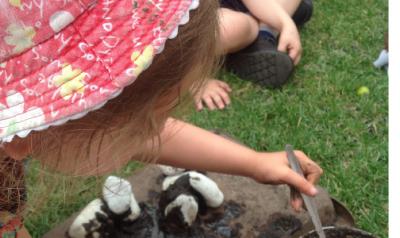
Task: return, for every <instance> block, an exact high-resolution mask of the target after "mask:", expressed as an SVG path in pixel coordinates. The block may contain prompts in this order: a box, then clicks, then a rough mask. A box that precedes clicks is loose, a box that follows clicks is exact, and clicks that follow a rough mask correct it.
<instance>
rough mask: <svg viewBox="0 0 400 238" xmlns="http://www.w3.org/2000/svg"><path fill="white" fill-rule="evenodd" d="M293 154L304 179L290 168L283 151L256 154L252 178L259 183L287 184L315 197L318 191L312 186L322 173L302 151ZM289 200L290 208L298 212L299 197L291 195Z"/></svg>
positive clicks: (301, 203)
mask: <svg viewBox="0 0 400 238" xmlns="http://www.w3.org/2000/svg"><path fill="white" fill-rule="evenodd" d="M295 154H296V157H297V158H298V160H299V163H300V166H301V168H302V169H303V172H304V176H305V178H303V177H302V176H300V175H299V174H297V173H296V172H294V171H293V170H292V169H291V168H290V166H289V162H288V160H287V157H286V152H285V151H282V152H273V153H257V157H256V161H255V163H254V170H253V171H254V173H253V175H252V177H253V178H254V179H255V180H256V181H258V182H260V183H269V184H288V185H289V186H293V187H294V188H295V189H297V190H298V191H300V192H302V193H305V194H307V195H309V196H315V195H316V194H317V192H318V191H317V189H316V188H315V187H314V184H316V183H318V180H319V178H320V177H321V175H322V173H323V171H322V169H321V168H320V167H319V166H318V165H317V164H316V163H315V162H314V161H312V160H311V159H309V158H308V157H307V156H306V155H305V154H304V153H303V152H302V151H295ZM293 192H294V191H293V189H292V193H293ZM291 198H292V199H291V204H292V207H293V208H294V209H295V210H296V211H300V209H301V207H302V205H303V201H302V199H301V197H300V196H298V195H295V194H292V196H291Z"/></svg>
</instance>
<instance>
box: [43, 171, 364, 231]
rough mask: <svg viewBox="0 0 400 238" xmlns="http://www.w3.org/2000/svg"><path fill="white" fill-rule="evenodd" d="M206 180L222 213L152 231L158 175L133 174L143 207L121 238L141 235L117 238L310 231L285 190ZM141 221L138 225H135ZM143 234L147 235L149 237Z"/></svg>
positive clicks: (326, 210) (330, 216)
mask: <svg viewBox="0 0 400 238" xmlns="http://www.w3.org/2000/svg"><path fill="white" fill-rule="evenodd" d="M207 176H208V177H210V178H211V179H212V180H214V181H215V182H216V183H217V184H218V186H219V187H220V189H221V191H222V192H223V193H224V196H225V199H224V203H223V207H220V208H218V209H211V208H207V210H206V212H201V214H199V216H198V219H197V220H196V221H195V223H194V226H193V227H192V228H187V227H186V228H185V227H179V226H178V227H173V229H171V227H167V228H166V229H165V227H158V224H161V223H160V221H159V218H160V214H158V213H157V212H158V211H157V209H155V208H156V207H158V205H159V200H160V196H161V181H162V175H161V172H160V170H159V169H158V168H157V167H156V166H147V167H146V168H144V169H142V170H141V171H138V172H136V173H135V174H134V175H133V176H132V177H130V178H128V180H129V182H130V183H131V184H132V189H133V192H134V194H135V197H136V200H137V201H140V202H145V203H146V204H147V205H146V206H145V205H143V203H141V206H142V210H143V211H144V214H142V216H143V217H142V218H140V219H139V220H137V221H138V223H137V224H131V225H132V227H124V228H120V229H121V230H123V231H124V232H125V233H124V234H129V231H131V232H134V231H133V230H135V232H139V231H140V232H142V233H140V234H139V233H136V234H135V236H133V235H131V236H120V237H123V238H125V237H138V238H142V237H146V238H147V237H151V238H155V237H157V238H183V237H186V238H187V237H191V238H202V237H207V238H236V237H245V238H266V237H268V238H275V237H279V238H282V237H300V236H301V235H304V234H307V233H308V232H309V231H311V230H312V229H313V225H312V222H311V219H310V218H309V215H308V213H307V212H306V211H302V212H300V213H296V212H295V211H294V210H293V209H292V208H291V207H290V205H289V199H290V194H289V188H288V187H287V186H285V185H280V186H272V185H264V184H258V183H256V182H254V181H253V180H251V179H248V178H244V177H239V176H230V175H222V174H216V173H207ZM315 201H316V204H317V208H318V212H319V214H320V216H321V220H322V224H323V225H324V226H329V225H334V224H335V221H337V220H338V217H337V214H336V213H335V208H334V205H333V203H332V200H331V198H330V197H329V194H328V193H327V192H326V191H324V190H323V189H322V188H319V194H318V195H317V197H316V199H315ZM75 217H76V215H74V216H72V217H71V218H70V219H68V220H67V221H66V222H64V223H63V224H61V225H59V226H58V227H56V228H55V229H53V230H52V231H50V232H49V233H48V234H46V235H45V236H44V237H45V238H54V237H64V234H65V231H66V230H67V229H68V227H69V225H70V224H71V223H72V221H73V219H74V218H75ZM149 218H151V220H150V219H149ZM142 219H143V221H140V220H142ZM150 221H151V222H150ZM134 227H135V228H134ZM169 230H170V231H173V234H172V233H171V232H168V231H169ZM149 234H151V235H150V236H149ZM114 237H117V236H114ZM311 237H312V236H311ZM355 237H357V236H355ZM361 237H362V238H364V237H363V236H361ZM349 238H350V237H349ZM368 238H369V237H368Z"/></svg>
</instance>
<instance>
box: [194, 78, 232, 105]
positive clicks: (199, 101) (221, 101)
mask: <svg viewBox="0 0 400 238" xmlns="http://www.w3.org/2000/svg"><path fill="white" fill-rule="evenodd" d="M231 91H232V89H231V88H230V87H229V85H228V84H227V83H225V82H222V81H220V80H216V79H210V80H208V81H207V82H206V83H205V85H204V87H203V88H202V89H201V90H200V91H199V92H197V94H196V95H195V96H194V100H195V103H196V109H197V110H198V111H200V110H202V109H203V107H204V106H207V107H208V108H209V109H210V110H214V109H224V108H225V107H226V106H228V105H229V104H230V103H231V99H230V98H229V93H230V92H231Z"/></svg>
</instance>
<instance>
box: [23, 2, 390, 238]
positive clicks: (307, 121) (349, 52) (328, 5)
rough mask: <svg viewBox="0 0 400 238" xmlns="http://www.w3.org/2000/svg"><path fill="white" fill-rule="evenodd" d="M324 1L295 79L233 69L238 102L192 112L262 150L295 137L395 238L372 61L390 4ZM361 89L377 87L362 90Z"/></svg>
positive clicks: (378, 78) (52, 215) (55, 197)
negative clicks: (277, 82)
mask: <svg viewBox="0 0 400 238" xmlns="http://www.w3.org/2000/svg"><path fill="white" fill-rule="evenodd" d="M314 2H315V3H314V5H315V11H314V16H313V18H312V20H311V22H310V23H309V24H307V25H306V27H305V28H303V29H302V31H301V35H302V43H303V48H304V53H303V58H302V61H301V64H300V65H299V66H298V67H297V69H296V72H295V75H294V77H293V78H292V79H291V81H290V83H289V84H287V85H286V86H284V87H283V88H282V89H281V90H267V89H264V88H260V87H258V86H254V85H252V84H250V83H247V82H244V81H242V80H240V79H237V78H236V77H234V76H233V75H230V74H223V76H222V78H223V79H224V80H226V81H227V82H229V84H230V85H231V86H232V87H233V93H232V95H231V96H232V100H233V101H232V105H231V106H230V107H229V108H228V109H227V110H224V111H212V112H210V111H202V112H200V113H195V112H193V113H191V114H189V115H186V118H187V119H188V120H189V121H191V122H193V123H195V124H196V125H199V126H201V127H204V128H207V129H213V128H220V129H223V130H224V131H225V132H227V133H229V134H231V135H233V136H234V137H236V138H238V139H239V140H241V141H242V142H244V143H245V144H247V145H249V146H250V147H252V148H255V149H257V150H271V151H275V150H282V149H283V148H284V145H285V144H287V143H291V144H293V145H294V146H295V147H296V148H297V149H301V150H303V151H304V152H306V153H307V154H308V155H309V156H310V157H311V158H312V159H314V160H315V161H317V162H318V163H319V164H320V165H321V167H322V168H323V169H324V171H325V174H324V176H323V177H322V179H321V185H322V186H324V187H326V188H327V190H328V191H329V192H330V193H331V194H332V196H334V197H336V198H338V199H339V200H340V201H343V202H344V203H345V204H346V205H347V206H348V208H349V209H350V210H351V211H352V213H353V215H354V216H355V218H356V221H357V226H358V227H360V228H361V229H364V230H367V231H370V232H372V233H374V234H376V235H377V236H379V237H388V78H387V74H386V72H385V71H381V70H377V69H375V68H373V66H372V62H373V61H374V60H375V58H376V57H377V56H378V54H379V52H380V50H381V48H382V46H383V37H384V32H386V31H387V30H388V26H387V22H388V13H387V12H388V11H387V10H388V3H387V1H383V0H374V1H373V0H363V1H362V0H348V1H330V0H316V1H314ZM361 86H367V87H368V88H369V89H370V94H369V95H366V96H362V97H361V96H358V95H357V93H356V91H357V89H358V88H359V87H361ZM135 167H136V165H131V166H130V167H128V168H125V169H124V171H123V172H122V174H125V175H127V174H130V173H131V172H132V171H133V169H134V168H135ZM36 180H37V178H35V172H34V171H33V172H31V175H30V180H29V184H30V187H29V188H30V196H29V197H30V199H33V200H34V199H37V197H38V196H39V194H40V189H38V188H41V185H36V182H35V181H36ZM79 183H80V184H82V185H84V186H81V187H80V189H81V191H79V192H74V193H73V194H65V193H64V192H63V188H62V187H57V188H56V189H55V190H54V192H52V193H51V194H49V195H48V196H49V198H50V199H49V202H47V203H46V204H45V205H43V207H41V208H38V209H33V208H31V209H30V213H29V214H28V216H27V220H26V222H27V226H28V228H29V229H30V230H31V231H32V233H33V234H34V237H40V236H41V235H42V234H44V233H45V232H46V231H47V230H49V229H50V228H51V227H53V226H54V225H55V224H57V223H58V222H61V221H62V220H64V219H65V218H67V217H68V216H69V215H70V214H71V213H73V212H76V211H77V210H78V209H79V208H81V207H82V206H84V205H85V204H86V203H87V202H88V201H90V200H91V199H93V198H94V197H95V196H96V195H97V193H98V191H99V190H98V188H97V187H96V181H95V180H94V179H88V180H84V181H80V182H79Z"/></svg>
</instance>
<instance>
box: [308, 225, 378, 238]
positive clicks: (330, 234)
mask: <svg viewBox="0 0 400 238" xmlns="http://www.w3.org/2000/svg"><path fill="white" fill-rule="evenodd" d="M324 232H325V236H326V238H375V237H374V236H372V235H371V234H368V233H366V232H364V231H361V230H357V229H353V228H347V227H341V228H339V227H335V228H330V229H326V230H325V231H324ZM303 238H319V236H318V234H317V233H316V232H315V231H314V232H312V233H310V234H308V235H306V236H304V237H303Z"/></svg>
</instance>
